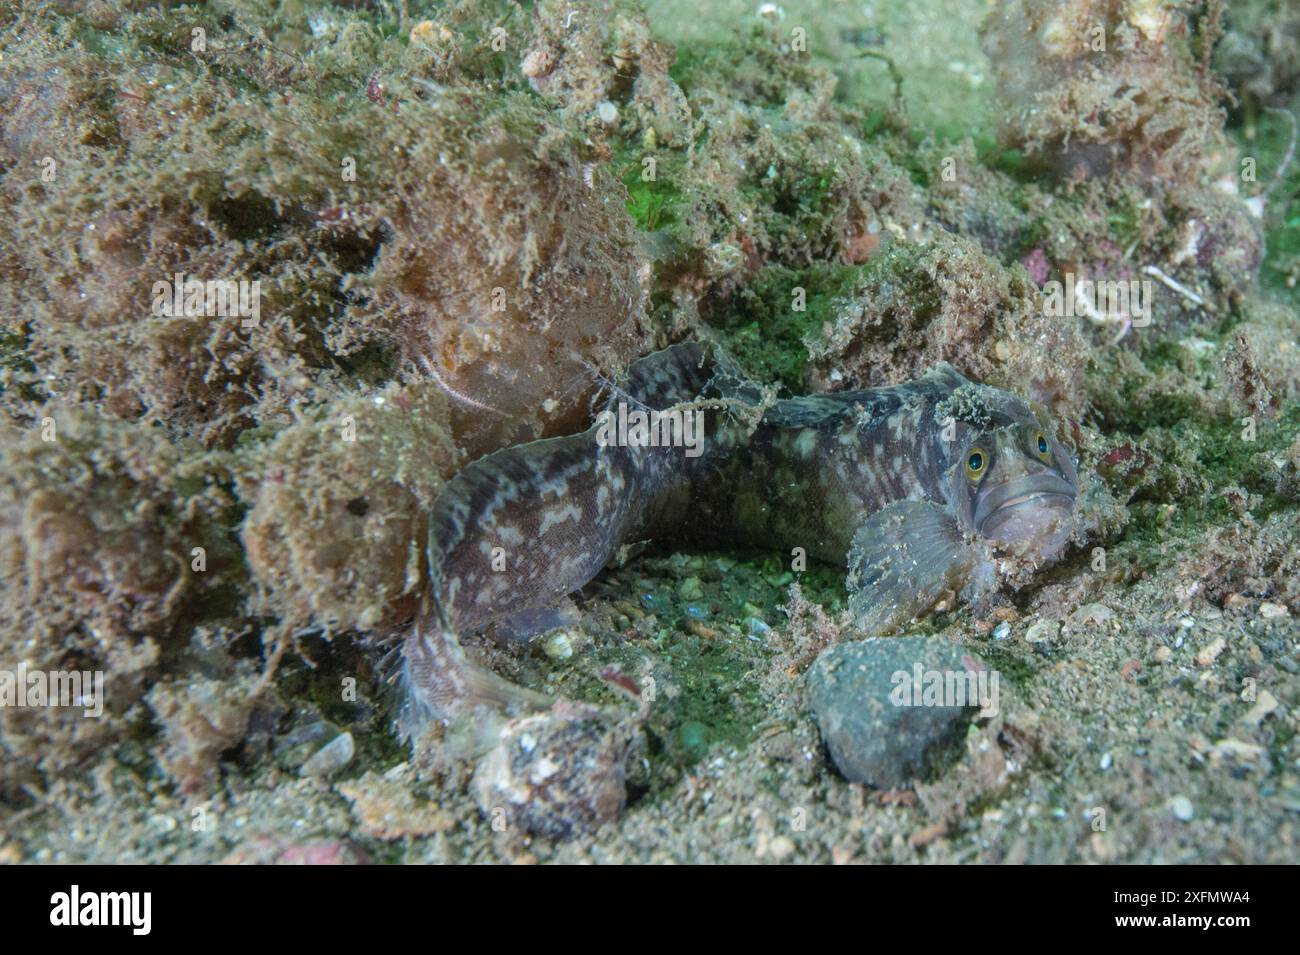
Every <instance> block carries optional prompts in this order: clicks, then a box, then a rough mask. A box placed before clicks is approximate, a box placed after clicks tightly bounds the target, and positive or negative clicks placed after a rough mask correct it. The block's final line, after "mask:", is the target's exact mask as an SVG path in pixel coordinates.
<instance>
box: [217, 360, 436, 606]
mask: <svg viewBox="0 0 1300 955" xmlns="http://www.w3.org/2000/svg"><path fill="white" fill-rule="evenodd" d="M446 416H447V410H446V399H445V397H444V395H443V393H442V390H441V389H440V388H438V386H437V385H435V384H433V383H432V382H424V383H421V384H418V385H409V386H405V387H403V386H398V385H393V386H390V387H388V388H386V389H384V390H383V391H380V392H377V393H375V394H374V395H372V396H369V397H359V396H358V397H347V398H341V399H339V400H337V401H335V402H332V403H331V404H329V405H327V406H325V407H323V408H320V409H318V410H317V411H316V413H315V414H313V415H312V417H311V418H309V419H306V420H303V421H301V422H299V423H298V424H295V425H292V426H290V427H289V428H287V429H285V430H284V431H283V432H281V433H280V434H279V435H278V436H276V438H275V439H274V440H273V441H272V442H271V443H270V444H269V446H267V447H265V448H264V449H262V450H260V451H259V452H258V453H257V454H256V455H255V460H254V461H253V462H250V464H249V465H248V467H247V468H246V470H245V471H244V473H243V474H242V475H241V479H240V485H239V487H240V491H239V493H240V496H241V497H242V498H244V499H245V500H246V501H248V502H249V504H250V505H251V510H250V511H249V514H248V517H247V519H246V520H245V522H244V525H243V528H242V531H241V537H242V540H243V544H244V548H245V552H246V554H247V558H248V563H249V566H250V568H251V569H252V571H253V574H254V576H255V577H256V579H257V580H258V582H259V583H261V584H262V585H263V586H265V587H266V588H267V589H269V591H270V592H271V594H272V595H273V598H274V601H275V606H276V607H277V609H278V611H279V612H280V613H281V614H282V615H284V616H285V617H286V618H289V619H292V620H297V621H302V622H307V621H311V622H314V623H316V624H318V625H326V626H335V627H341V628H359V629H363V630H364V629H372V628H375V627H380V626H386V625H392V624H395V623H397V622H399V621H400V620H401V619H402V618H403V617H404V616H409V615H410V614H411V612H412V611H413V610H414V609H415V605H416V602H417V600H418V597H419V594H420V588H421V585H422V584H424V583H425V580H426V578H425V576H424V544H425V540H424V538H425V529H426V518H427V514H428V512H429V509H430V508H431V506H432V504H433V501H434V499H435V498H436V497H437V493H438V490H439V489H440V488H441V486H442V482H443V480H444V479H445V478H446V477H447V476H448V475H449V474H450V473H451V472H452V471H453V470H454V469H455V466H456V463H457V461H458V456H457V454H456V452H455V450H454V446H453V445H452V443H451V439H450V437H449V436H448V433H447V425H446V420H447V417H446Z"/></svg>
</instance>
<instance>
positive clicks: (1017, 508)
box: [402, 342, 1079, 735]
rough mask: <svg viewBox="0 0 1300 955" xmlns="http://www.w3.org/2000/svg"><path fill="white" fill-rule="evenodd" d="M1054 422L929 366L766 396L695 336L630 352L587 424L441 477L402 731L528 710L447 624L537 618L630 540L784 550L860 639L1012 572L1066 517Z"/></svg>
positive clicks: (1012, 576)
mask: <svg viewBox="0 0 1300 955" xmlns="http://www.w3.org/2000/svg"><path fill="white" fill-rule="evenodd" d="M629 408H631V409H632V410H633V411H638V410H639V411H641V412H643V413H645V414H649V413H650V412H660V413H662V414H661V422H662V421H668V422H670V423H677V424H680V423H681V422H680V421H678V419H676V418H673V417H672V416H673V415H679V416H680V415H694V416H696V417H695V419H694V420H695V421H696V422H697V423H698V424H699V425H700V427H701V429H702V430H701V431H700V433H699V440H696V441H694V442H691V441H685V440H684V441H679V442H678V446H673V445H672V442H669V443H668V444H669V446H664V445H663V443H662V442H660V443H653V442H647V440H646V437H647V434H646V429H645V428H642V429H641V431H640V432H638V431H637V429H636V428H635V427H634V428H632V429H631V431H630V432H628V429H626V427H625V425H626V422H627V420H628V418H629V416H630V415H629V411H628V409H629ZM615 409H617V421H618V423H619V424H618V426H617V427H615V426H613V425H614V422H615V420H616V419H615ZM683 420H684V419H683ZM686 432H687V429H685V428H682V429H680V432H673V431H672V430H671V429H669V434H670V436H672V435H676V436H678V437H682V436H683V435H685V436H686V437H687V438H689V437H691V435H689V434H687V433H686ZM1055 432H1056V428H1055V425H1054V424H1053V422H1052V421H1051V420H1050V418H1049V417H1048V416H1047V414H1046V413H1045V411H1044V410H1043V409H1041V408H1039V407H1037V406H1034V405H1031V404H1030V403H1029V402H1027V401H1025V400H1023V399H1021V398H1019V397H1017V396H1016V395H1014V394H1012V393H1010V392H1008V391H1004V390H1001V389H998V388H993V387H990V386H987V385H981V384H976V383H974V382H972V381H970V380H968V379H967V378H965V377H964V376H963V375H961V374H960V373H959V372H958V371H956V369H954V368H953V367H952V366H951V365H948V364H947V363H941V364H939V365H937V366H935V367H934V368H932V369H931V370H930V371H929V372H928V373H927V374H925V375H924V376H922V377H921V378H918V379H916V380H914V381H911V382H908V383H905V384H900V385H895V386H892V387H886V388H874V389H869V390H858V391H843V392H834V393H828V394H818V395H810V396H807V397H802V398H791V399H785V400H775V398H774V396H773V392H772V391H771V390H765V389H763V388H762V387H761V386H760V385H758V384H757V383H755V382H753V381H752V380H750V379H748V378H746V376H745V375H743V374H742V373H741V371H740V370H739V368H738V367H737V365H736V364H735V363H734V361H732V360H731V359H730V358H729V356H727V355H726V354H725V353H724V352H722V351H721V350H720V349H718V348H717V347H716V346H710V345H705V344H700V343H694V342H689V343H683V344H679V345H675V346H672V347H670V348H667V349H665V350H663V351H660V352H657V353H655V354H653V355H651V356H649V357H647V358H644V359H642V360H640V361H638V362H635V363H634V364H632V365H631V366H630V367H629V368H628V370H627V373H626V375H625V377H624V380H623V381H622V383H621V384H620V386H619V387H617V388H614V389H613V393H612V394H611V396H610V398H609V399H608V404H607V405H606V408H605V414H603V415H601V416H600V417H599V419H598V421H597V423H596V424H594V425H593V426H592V427H590V428H589V429H588V430H586V431H584V432H582V433H581V434H576V435H571V436H568V437H559V438H549V439H545V440H540V441H533V442H530V443H528V444H522V445H517V446H515V447H510V448H506V449H503V450H501V451H497V452H495V453H493V454H489V455H487V456H485V457H483V458H480V459H479V460H477V461H475V462H473V463H472V464H470V465H469V466H468V467H466V468H465V469H464V470H462V471H461V472H460V473H459V474H457V475H456V476H455V477H453V478H452V479H451V480H450V481H449V482H448V483H447V485H446V486H445V488H444V489H443V491H442V493H441V495H440V496H439V498H438V500H437V501H436V503H435V505H434V508H433V513H432V515H431V519H430V523H429V539H428V568H429V578H430V582H431V586H430V590H429V594H428V600H427V601H426V607H425V609H424V610H423V611H422V612H421V616H420V618H419V619H418V620H417V622H416V626H415V627H414V628H413V631H412V632H411V634H410V635H409V636H408V637H407V638H406V641H405V643H404V645H403V648H402V655H403V677H404V682H405V685H406V688H407V701H406V712H405V713H404V716H403V719H402V729H403V732H404V733H405V734H406V735H411V734H412V733H414V732H415V731H416V730H417V729H418V728H419V727H420V725H421V724H422V722H423V721H424V720H427V719H430V718H432V719H441V720H447V719H450V718H452V717H454V716H456V715H457V714H459V713H462V712H466V711H470V710H473V709H474V708H475V707H478V706H480V705H487V706H492V707H494V708H496V709H497V710H499V711H501V712H506V713H511V712H518V711H520V710H527V709H530V708H534V707H539V706H545V705H547V704H549V703H550V702H551V701H550V700H549V699H548V698H546V697H544V696H541V695H540V694H536V693H533V692H532V691H529V690H526V689H524V688H523V687H520V686H517V685H515V684H513V683H511V682H510V681H508V680H506V679H504V678H503V677H501V676H499V675H497V674H494V673H492V672H491V671H489V670H488V669H486V668H485V667H483V666H481V665H479V664H477V663H475V662H473V661H472V660H470V658H469V657H468V656H467V655H466V653H465V651H464V649H463V648H462V646H461V644H460V639H459V638H460V637H461V636H464V635H467V634H473V633H478V632H482V631H487V630H490V629H495V631H496V634H497V636H498V637H500V635H501V634H502V633H504V634H507V635H508V634H514V635H516V636H518V635H522V636H524V637H525V638H527V637H528V636H529V635H535V634H537V633H540V632H542V631H545V630H546V629H548V625H554V622H555V618H554V616H553V615H552V614H551V611H552V608H554V607H556V606H557V604H559V603H561V602H562V601H564V600H565V598H566V595H568V594H571V593H573V592H574V591H576V590H578V589H579V588H581V587H582V586H583V585H585V584H586V583H587V582H588V581H590V580H591V579H592V578H593V577H595V576H596V575H597V574H598V573H599V572H600V570H601V569H602V568H603V567H604V566H605V565H606V563H607V562H609V560H610V559H611V557H612V556H613V555H614V554H615V553H616V552H617V551H618V550H619V548H620V547H622V546H623V545H626V544H630V543H634V542H640V541H646V540H655V541H672V542H674V543H689V544H697V545H709V544H714V545H741V546H749V547H754V548H762V549H776V550H778V551H779V552H780V553H782V555H783V556H784V555H798V554H800V553H801V552H800V551H799V550H797V549H799V548H802V553H803V554H804V555H806V556H807V557H811V558H815V559H819V560H823V561H828V562H831V563H835V564H839V565H841V566H844V567H846V568H847V571H848V577H847V586H848V593H849V606H850V609H851V610H852V611H853V613H854V616H855V618H856V622H857V624H858V625H859V626H861V627H862V628H863V629H864V630H866V631H868V632H871V633H875V634H884V633H890V632H894V631H897V630H898V629H900V628H902V627H904V626H906V625H907V624H908V623H909V622H910V621H912V620H913V619H915V618H916V617H918V616H920V615H923V614H925V613H926V612H928V611H930V610H932V609H934V608H935V607H936V605H945V606H952V605H953V604H955V602H956V601H957V600H965V601H968V602H977V603H978V602H981V601H983V600H985V599H986V598H988V597H989V596H991V595H992V594H993V593H994V592H996V591H997V590H998V589H999V588H1000V587H1001V586H1003V585H1005V584H1008V583H1010V584H1011V585H1016V586H1018V585H1019V584H1020V583H1022V582H1023V581H1024V580H1025V579H1026V578H1027V575H1028V574H1030V573H1032V572H1033V571H1034V570H1035V569H1037V568H1038V567H1040V566H1042V565H1044V564H1046V563H1048V562H1050V561H1053V560H1055V559H1056V558H1058V557H1059V556H1060V555H1061V554H1062V552H1063V551H1064V549H1065V547H1066V546H1067V544H1068V541H1069V538H1070V535H1071V533H1072V530H1073V524H1074V508H1075V502H1076V499H1077V497H1078V491H1079V479H1078V474H1077V472H1076V466H1075V462H1074V459H1073V457H1072V454H1071V452H1070V450H1069V449H1068V448H1066V447H1065V446H1064V445H1063V444H1062V443H1061V442H1060V441H1059V440H1058V439H1057V436H1056V433H1055ZM663 433H664V429H663V428H660V431H659V434H660V435H662V434H663ZM651 434H652V436H653V433H651ZM682 445H685V446H682Z"/></svg>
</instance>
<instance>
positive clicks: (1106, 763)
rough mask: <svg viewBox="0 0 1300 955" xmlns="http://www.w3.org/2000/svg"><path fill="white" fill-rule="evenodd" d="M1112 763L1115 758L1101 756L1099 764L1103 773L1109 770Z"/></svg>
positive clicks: (1108, 754) (1105, 755) (1107, 754)
mask: <svg viewBox="0 0 1300 955" xmlns="http://www.w3.org/2000/svg"><path fill="white" fill-rule="evenodd" d="M1114 762H1115V758H1114V757H1113V756H1111V755H1110V753H1105V754H1103V755H1102V757H1101V763H1100V765H1101V769H1102V771H1103V772H1105V771H1106V770H1108V769H1110V767H1111V765H1112V764H1113V763H1114Z"/></svg>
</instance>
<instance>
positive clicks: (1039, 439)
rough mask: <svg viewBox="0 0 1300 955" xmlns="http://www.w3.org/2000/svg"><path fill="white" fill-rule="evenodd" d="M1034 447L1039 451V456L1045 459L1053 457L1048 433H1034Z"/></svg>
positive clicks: (1048, 459)
mask: <svg viewBox="0 0 1300 955" xmlns="http://www.w3.org/2000/svg"><path fill="white" fill-rule="evenodd" d="M1034 448H1035V450H1037V451H1038V456H1039V457H1040V458H1042V459H1043V460H1044V461H1050V460H1051V459H1052V453H1051V452H1052V446H1051V445H1050V444H1049V443H1048V441H1047V435H1046V434H1044V433H1043V432H1041V431H1039V432H1038V433H1037V434H1035V435H1034Z"/></svg>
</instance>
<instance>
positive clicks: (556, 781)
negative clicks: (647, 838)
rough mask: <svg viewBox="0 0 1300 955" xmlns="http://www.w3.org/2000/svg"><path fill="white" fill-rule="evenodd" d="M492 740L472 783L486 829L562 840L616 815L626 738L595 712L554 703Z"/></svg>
mask: <svg viewBox="0 0 1300 955" xmlns="http://www.w3.org/2000/svg"><path fill="white" fill-rule="evenodd" d="M497 737H498V738H497V743H496V746H495V747H494V748H493V749H492V750H491V751H490V752H488V754H487V755H486V756H484V757H483V759H482V760H480V761H479V764H478V766H477V767H476V768H475V770H474V780H473V788H474V793H475V796H476V797H477V799H478V803H479V806H480V808H482V810H483V813H484V814H485V815H486V816H487V817H488V819H489V820H491V822H492V824H493V825H494V826H496V825H502V824H504V825H505V826H507V827H511V828H513V827H515V826H518V827H520V828H522V829H524V830H525V831H527V832H531V833H533V834H535V835H544V836H548V837H550V838H553V839H567V838H569V837H570V836H573V835H576V834H579V833H590V832H594V831H595V830H596V829H598V828H599V827H600V826H601V825H603V824H604V823H606V822H608V821H610V820H611V819H614V818H616V817H617V816H618V814H619V812H620V811H622V808H623V804H624V802H625V801H626V800H627V788H626V784H625V782H624V763H625V759H626V757H627V753H628V747H629V743H630V742H631V739H630V737H629V735H628V734H627V733H626V732H624V730H623V728H622V727H621V726H618V725H616V724H613V723H611V722H610V721H609V719H608V718H607V717H606V715H605V714H604V713H603V712H602V711H601V710H600V709H599V708H597V707H593V706H587V705H585V704H575V703H564V702H561V703H557V704H555V706H553V707H552V708H551V709H550V710H548V711H546V712H545V713H537V714H532V715H529V716H524V717H519V718H518V719H514V720H510V721H509V722H508V723H506V724H505V725H504V726H503V727H501V728H500V729H499V731H498V734H497Z"/></svg>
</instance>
